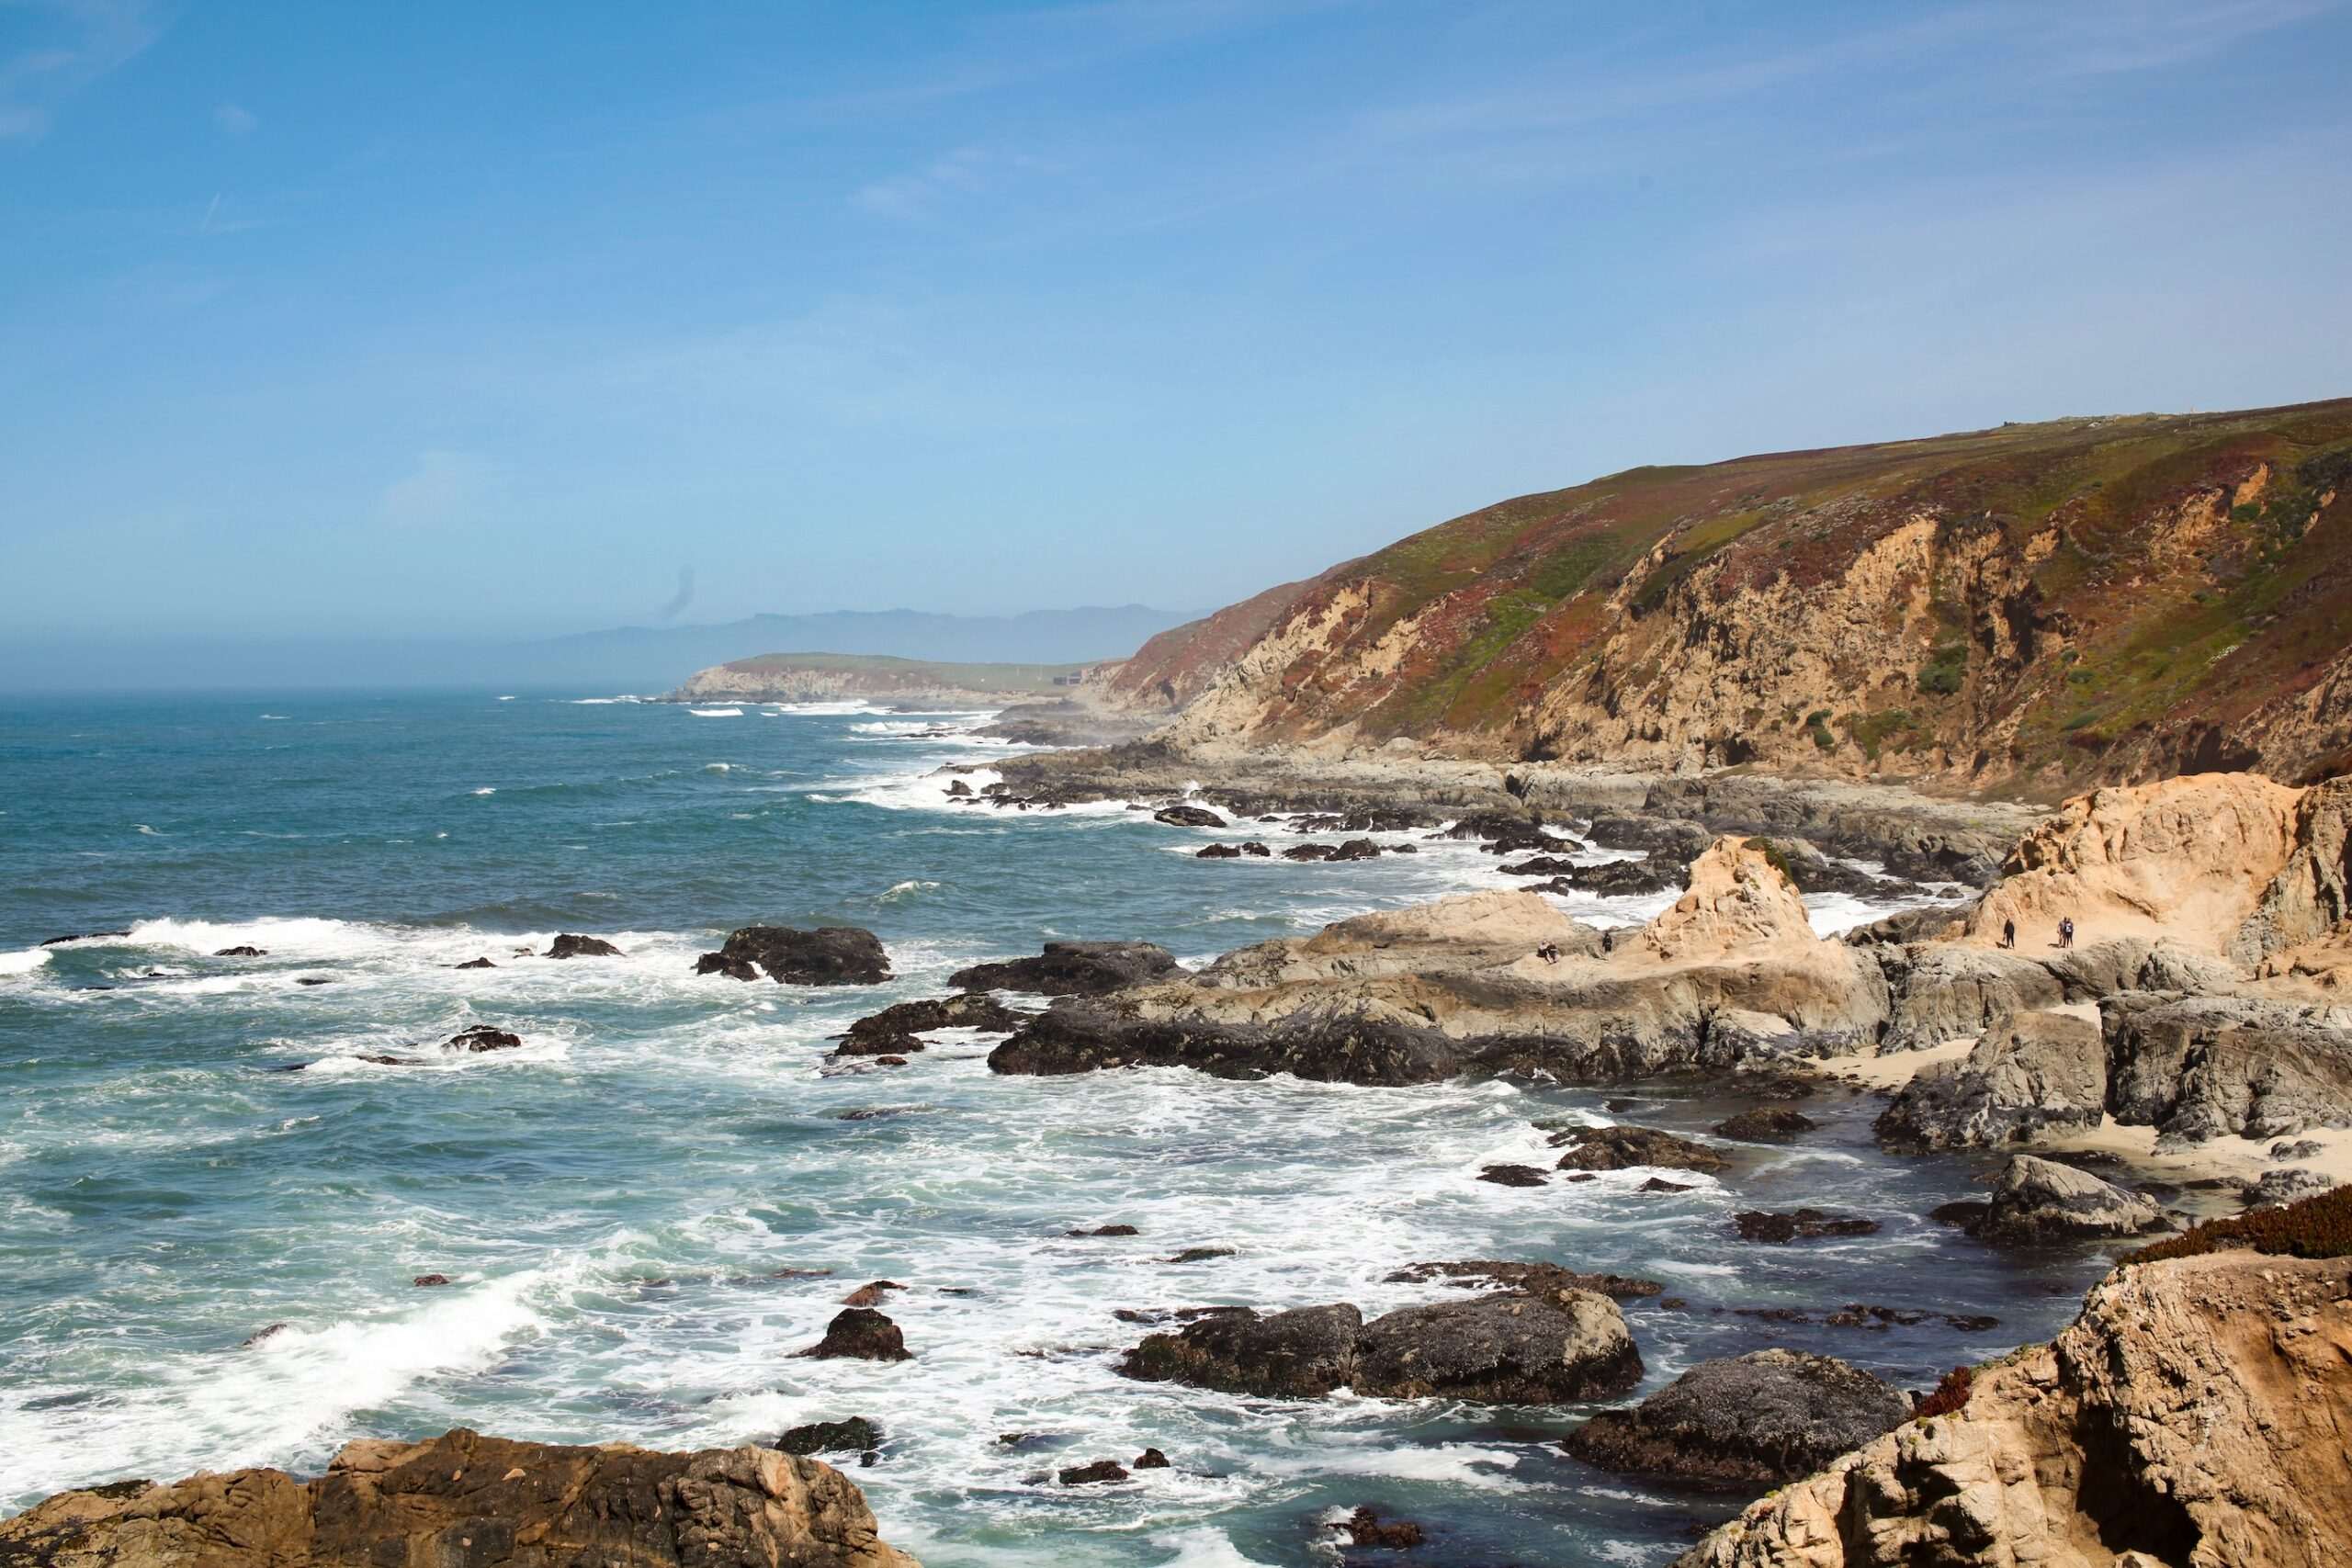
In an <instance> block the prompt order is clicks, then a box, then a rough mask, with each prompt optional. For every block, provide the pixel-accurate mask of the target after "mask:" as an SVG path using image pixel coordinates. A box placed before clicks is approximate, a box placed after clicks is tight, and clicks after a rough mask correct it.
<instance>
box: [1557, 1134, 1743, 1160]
mask: <svg viewBox="0 0 2352 1568" xmlns="http://www.w3.org/2000/svg"><path fill="white" fill-rule="evenodd" d="M1547 1142H1549V1143H1550V1144H1551V1145H1552V1146H1553V1147H1554V1148H1557V1149H1565V1150H1566V1151H1567V1152H1566V1153H1565V1154H1563V1155H1562V1156H1560V1163H1559V1168H1560V1169H1562V1170H1628V1169H1631V1168H1634V1167H1636V1166H1656V1167H1657V1168H1660V1169H1662V1170H1699V1171H1717V1170H1724V1169H1726V1168H1729V1167H1730V1165H1731V1161H1729V1160H1728V1159H1725V1158H1724V1156H1723V1155H1722V1154H1721V1153H1720V1152H1718V1151H1717V1150H1715V1149H1712V1148H1710V1147H1708V1146H1707V1145H1704V1144H1702V1143H1700V1142H1698V1141H1697V1140H1696V1139H1693V1138H1686V1137H1683V1136H1681V1135H1680V1134H1676V1133H1664V1132H1660V1131H1658V1130H1657V1128H1655V1127H1628V1126H1616V1127H1568V1128H1563V1129H1562V1130H1561V1131H1559V1132H1557V1133H1555V1134H1552V1136H1551V1137H1550V1138H1549V1139H1548V1140H1547Z"/></svg>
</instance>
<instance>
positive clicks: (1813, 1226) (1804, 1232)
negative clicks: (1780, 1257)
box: [1732, 1209, 1879, 1246]
mask: <svg viewBox="0 0 2352 1568" xmlns="http://www.w3.org/2000/svg"><path fill="white" fill-rule="evenodd" d="M1732 1224H1733V1225H1734V1227H1735V1228H1736V1230H1737V1231H1738V1232H1739V1239H1740V1240H1742V1241H1760V1242H1767V1243H1770V1244H1771V1245H1774V1246H1785V1245H1787V1244H1788V1243H1790V1242H1792V1241H1822V1240H1826V1239H1828V1238H1831V1237H1835V1236H1849V1235H1874V1234H1876V1232H1877V1231H1878V1228H1879V1223H1878V1222H1877V1221H1876V1220H1866V1219H1862V1218H1860V1217H1859V1216H1857V1215H1853V1214H1833V1213H1826V1212H1825V1211H1823V1210H1820V1209H1796V1210H1792V1211H1791V1212H1790V1213H1785V1214H1781V1213H1771V1212H1770V1211H1769V1210H1764V1209H1747V1210H1743V1211H1741V1212H1740V1213H1736V1214H1734V1215H1733V1216H1732Z"/></svg>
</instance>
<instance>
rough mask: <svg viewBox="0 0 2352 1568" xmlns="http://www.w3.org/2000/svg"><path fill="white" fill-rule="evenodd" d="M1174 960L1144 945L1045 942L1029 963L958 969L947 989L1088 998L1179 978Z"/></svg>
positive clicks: (1012, 961)
mask: <svg viewBox="0 0 2352 1568" xmlns="http://www.w3.org/2000/svg"><path fill="white" fill-rule="evenodd" d="M1183 968H1184V966H1183V965H1182V964H1179V963H1177V962H1176V955H1175V954H1174V953H1170V952H1169V951H1168V950H1167V949H1166V948H1164V947H1161V946H1160V945H1159V943H1157V942H1047V943H1046V948H1045V951H1044V952H1043V953H1039V954H1038V955H1037V956H1036V957H1035V958H1012V959H1006V960H1003V961H1001V962H999V963H994V964H973V965H972V966H971V967H970V968H968V969H958V970H957V971H956V973H955V974H953V975H950V976H948V977H947V983H948V984H949V985H951V986H954V987H956V989H958V990H964V991H1022V992H1026V993H1028V994H1030V995H1033V996H1042V997H1092V996H1102V995H1103V994H1104V993H1106V992H1110V991H1116V990H1121V989H1124V988H1125V987H1128V986H1136V985H1142V984H1144V983H1145V982H1147V981H1151V980H1160V979H1166V978H1168V977H1169V976H1175V975H1181V974H1182V973H1183Z"/></svg>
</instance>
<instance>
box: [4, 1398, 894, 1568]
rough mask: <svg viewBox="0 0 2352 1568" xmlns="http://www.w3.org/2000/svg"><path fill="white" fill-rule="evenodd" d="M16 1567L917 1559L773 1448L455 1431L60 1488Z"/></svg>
mask: <svg viewBox="0 0 2352 1568" xmlns="http://www.w3.org/2000/svg"><path fill="white" fill-rule="evenodd" d="M0 1561H5V1562H10V1563H20V1564H23V1565H25V1568H248V1565H254V1568H347V1565H354V1564H363V1563H366V1564H388V1563H389V1564H406V1565H409V1568H562V1565H566V1564H574V1563H614V1562H619V1563H628V1564H631V1565H632V1568H673V1565H674V1568H780V1565H782V1564H786V1563H792V1564H796V1565H799V1568H917V1564H916V1563H915V1561H914V1559H913V1558H911V1557H909V1556H908V1555H907V1554H906V1553H904V1552H902V1551H896V1550H894V1549H893V1548H891V1547H889V1546H888V1545H886V1544H884V1543H883V1541H882V1540H881V1539H880V1538H879V1536H877V1535H876V1527H875V1522H874V1515H873V1512H872V1510H870V1509H869V1508H867V1506H865V1496H864V1495H862V1494H860V1493H859V1491H858V1489H857V1488H856V1486H854V1485H853V1484H852V1483H850V1481H849V1479H848V1478H847V1477H845V1476H843V1475H842V1473H841V1472H839V1471H837V1470H834V1469H833V1468H832V1467H831V1466H830V1465H826V1464H820V1463H819V1462H818V1461H815V1460H811V1459H804V1458H799V1457H797V1456H795V1455H791V1454H786V1453H780V1452H778V1451H776V1450H773V1449H760V1448H741V1449H707V1450H703V1451H701V1452H698V1453H659V1452H655V1451H653V1450H648V1449H637V1448H630V1447H628V1446H627V1445H624V1444H612V1445H608V1446H605V1447H601V1448H564V1447H559V1446H557V1445H554V1444H550V1443H517V1442H509V1441H506V1440H505V1439H503V1438H485V1437H482V1436H481V1435H480V1434H478V1433H474V1432H470V1431H467V1430H465V1429H464V1428H462V1427H461V1428H459V1429H458V1430H456V1431H452V1432H449V1433H447V1435H445V1436H443V1437H439V1438H433V1439H431V1440H430V1441H426V1442H419V1443H401V1442H383V1441H374V1440H366V1441H360V1442H356V1443H350V1444H346V1445H345V1447H344V1449H343V1450H342V1451H341V1452H340V1453H338V1454H336V1455H335V1456H334V1461H333V1462H332V1463H331V1464H330V1465H329V1467H328V1469H327V1472H326V1473H325V1474H324V1475H322V1476H321V1477H319V1478H318V1479H317V1480H315V1481H308V1482H305V1481H298V1480H296V1479H295V1478H294V1477H293V1476H290V1475H288V1474H287V1473H286V1472H283V1471H277V1470H240V1471H233V1472H228V1473H225V1474H211V1473H204V1474H198V1475H194V1476H191V1477H189V1478H188V1479H187V1480H186V1481H182V1482H179V1483H175V1484H172V1485H167V1486H158V1485H154V1484H152V1483H145V1482H135V1481H134V1482H121V1483H116V1484H113V1485H109V1486H102V1487H97V1488H95V1489H93V1490H89V1491H83V1492H62V1493H60V1494H58V1495H56V1496H54V1497H51V1498H50V1499H48V1500H47V1501H46V1502H43V1503H40V1504H39V1505H38V1506H35V1507H33V1508H31V1509H30V1510H28V1512H26V1513H22V1514H19V1515H17V1517H14V1518H12V1519H8V1520H6V1521H5V1522H0Z"/></svg>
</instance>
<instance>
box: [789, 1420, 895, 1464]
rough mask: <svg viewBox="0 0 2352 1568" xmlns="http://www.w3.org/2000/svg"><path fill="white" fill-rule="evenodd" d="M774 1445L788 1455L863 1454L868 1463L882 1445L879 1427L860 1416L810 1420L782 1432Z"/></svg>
mask: <svg viewBox="0 0 2352 1568" xmlns="http://www.w3.org/2000/svg"><path fill="white" fill-rule="evenodd" d="M775 1446H776V1447H777V1448H778V1449H780V1450H783V1451H784V1452H786V1453H788V1454H834V1453H853V1454H863V1455H865V1462H866V1463H868V1464H872V1463H873V1462H874V1460H875V1454H876V1450H878V1449H880V1448H881V1446H882V1428H881V1427H877V1426H876V1425H875V1424H874V1423H873V1422H871V1421H868V1420H867V1419H866V1418H865V1416H851V1417H850V1418H849V1419H848V1420H846V1421H811V1422H809V1424H808V1425H807V1426H803V1427H792V1428H791V1429H790V1430H788V1431H786V1433H785V1434H784V1436H782V1437H780V1438H777V1439H776V1440H775Z"/></svg>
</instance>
